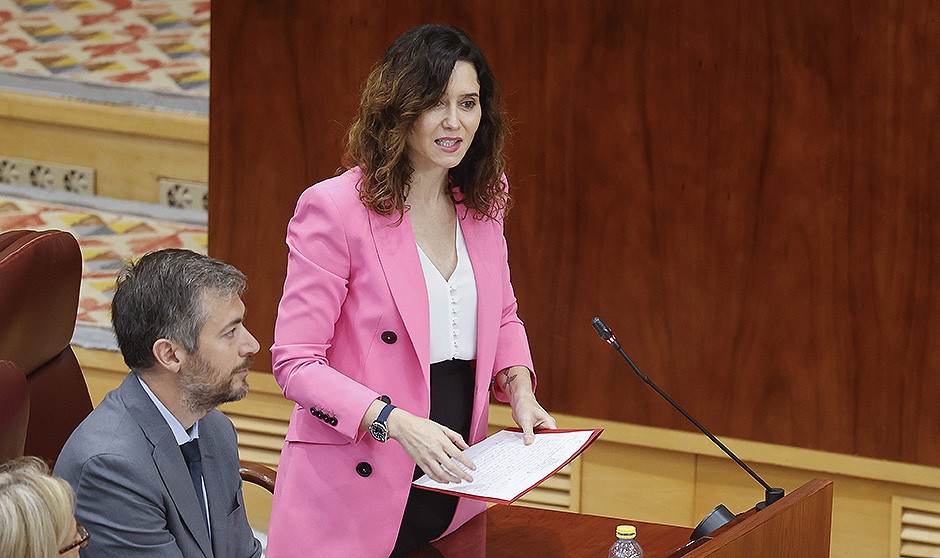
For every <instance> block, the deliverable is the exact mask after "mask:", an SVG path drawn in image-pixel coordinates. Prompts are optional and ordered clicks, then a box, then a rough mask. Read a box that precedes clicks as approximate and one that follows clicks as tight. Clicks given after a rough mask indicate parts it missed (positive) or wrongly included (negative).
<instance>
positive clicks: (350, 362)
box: [267, 25, 555, 558]
mask: <svg viewBox="0 0 940 558" xmlns="http://www.w3.org/2000/svg"><path fill="white" fill-rule="evenodd" d="M505 136H506V129H505V125H504V122H503V116H502V106H501V102H500V99H499V93H498V90H497V88H496V84H495V82H494V81H493V76H492V73H491V71H490V69H489V66H488V65H487V63H486V60H485V59H484V57H483V55H482V54H481V53H480V51H479V49H478V48H477V46H476V45H475V44H474V43H473V42H472V41H471V40H470V39H469V38H468V37H467V36H466V35H465V34H463V33H462V32H461V31H459V30H456V29H453V28H449V27H444V26H439V25H427V26H422V27H418V28H415V29H412V30H410V31H408V32H406V33H405V34H404V35H402V36H401V37H399V38H398V39H397V40H396V41H395V43H394V44H393V45H392V46H391V47H390V48H389V50H388V52H386V54H385V56H384V58H383V60H382V61H381V63H380V64H379V65H377V66H376V68H375V69H374V70H373V72H372V74H371V75H370V77H369V80H368V82H367V84H366V87H365V90H364V92H363V96H362V101H361V103H360V111H359V115H358V117H357V119H356V121H355V122H354V123H353V126H352V128H351V129H350V132H349V140H348V149H347V163H348V164H349V167H350V168H349V170H347V171H346V172H345V173H343V174H342V175H340V176H337V177H334V178H331V179H329V180H325V181H323V182H321V183H319V184H316V185H314V186H312V187H310V188H309V189H307V190H306V191H305V192H304V193H303V194H302V195H301V197H300V200H299V201H298V203H297V209H296V211H295V213H294V217H293V218H292V219H291V222H290V225H289V226H288V232H287V244H288V247H289V249H290V252H289V259H288V267H287V279H286V281H285V283H284V294H283V297H282V299H281V302H280V305H279V307H278V317H277V325H276V329H275V342H274V346H273V347H272V353H273V356H274V375H275V378H276V379H277V381H278V383H279V384H280V386H281V388H282V389H283V390H284V395H285V396H286V397H287V398H288V399H290V400H292V401H295V402H296V403H297V405H296V406H295V408H294V412H293V415H292V416H291V421H290V426H289V428H288V431H287V437H286V439H285V443H284V448H283V451H282V453H281V460H280V465H279V467H278V478H277V489H276V491H275V494H274V503H273V509H272V515H271V528H270V533H269V535H268V551H267V555H268V556H270V557H273V558H278V557H283V556H288V557H289V556H311V555H318V556H357V557H368V556H389V555H393V556H398V555H405V554H407V553H408V552H410V551H411V550H414V549H415V548H418V547H420V546H422V545H424V544H426V543H427V542H429V541H431V540H433V539H435V538H438V537H440V536H442V535H444V534H447V533H449V532H451V531H453V530H454V529H456V528H457V527H459V526H460V525H462V524H463V523H465V522H466V521H467V520H468V519H470V518H471V517H472V516H474V515H476V514H477V513H479V512H481V511H483V509H484V505H483V504H482V503H481V502H477V501H474V500H468V499H464V498H456V497H453V496H447V495H443V494H440V493H434V492H428V491H425V490H420V489H415V488H412V487H411V481H412V480H413V479H414V478H417V476H420V474H423V473H426V474H428V475H429V476H430V477H431V478H433V479H435V480H438V481H441V482H462V481H465V480H470V478H471V477H470V475H472V469H473V467H474V465H473V463H471V462H470V461H469V459H467V458H466V457H465V456H464V455H463V454H462V450H464V449H466V448H467V447H468V446H467V444H468V443H469V444H473V443H476V442H478V441H480V440H482V439H483V438H484V437H485V436H486V427H487V410H488V401H489V394H490V392H491V391H492V393H493V394H494V395H495V397H496V398H497V399H498V400H500V401H503V402H509V403H510V405H511V406H512V410H513V416H514V418H515V420H516V422H517V423H518V424H519V426H520V427H521V428H522V429H523V431H524V432H525V433H526V436H525V438H526V443H531V441H532V439H533V436H532V432H533V430H534V429H536V428H554V427H555V421H554V419H552V417H551V416H550V415H549V414H548V413H547V412H546V411H545V410H544V409H542V407H541V406H540V405H539V404H538V402H537V401H536V399H535V395H534V387H535V375H534V373H533V372H532V370H533V367H532V359H531V356H530V354H529V346H528V341H527V340H526V335H525V329H524V327H523V324H522V322H521V321H520V320H519V318H518V317H517V315H516V299H515V296H514V295H513V291H512V285H511V284H510V281H509V265H508V259H507V252H506V241H505V238H504V237H503V214H504V212H505V209H506V207H507V205H508V184H507V183H506V180H505V176H504V175H503V167H504V161H503V158H502V147H503V144H504V142H505ZM456 462H461V463H463V464H464V465H465V466H466V467H468V468H469V469H470V471H469V473H468V472H465V471H464V470H463V469H462V468H461V467H459V466H457V464H456Z"/></svg>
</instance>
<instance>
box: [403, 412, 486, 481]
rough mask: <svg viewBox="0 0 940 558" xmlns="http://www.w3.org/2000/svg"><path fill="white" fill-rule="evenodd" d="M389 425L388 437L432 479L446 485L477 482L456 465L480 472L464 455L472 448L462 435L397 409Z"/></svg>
mask: <svg viewBox="0 0 940 558" xmlns="http://www.w3.org/2000/svg"><path fill="white" fill-rule="evenodd" d="M387 424H388V436H389V437H390V438H394V439H395V440H396V441H397V442H398V443H399V444H401V447H402V448H404V450H405V453H407V454H408V456H409V457H411V458H412V459H413V460H414V462H415V463H416V464H417V465H418V467H420V468H421V470H422V471H424V473H425V474H426V475H427V476H429V477H431V479H433V480H435V481H437V482H442V483H451V482H455V483H459V482H460V481H461V479H462V480H465V481H467V482H470V481H472V480H473V477H471V476H470V475H469V474H468V473H467V472H466V471H465V470H463V469H462V468H461V467H460V466H458V465H457V463H455V461H456V462H460V463H461V464H463V465H464V466H466V467H467V468H469V469H476V465H474V464H473V461H471V460H470V458H468V457H467V456H466V455H464V454H463V450H465V449H467V448H468V447H469V446H468V445H467V442H465V441H464V439H463V436H461V435H460V434H459V433H457V432H454V431H453V430H451V429H450V428H447V427H446V426H444V425H442V424H438V423H436V422H434V421H433V420H429V419H426V418H421V417H418V416H415V415H413V414H411V413H409V412H408V411H405V410H403V409H400V408H397V407H396V408H395V409H393V410H392V412H391V414H389V416H388V420H387Z"/></svg>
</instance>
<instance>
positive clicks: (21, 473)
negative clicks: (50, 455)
mask: <svg viewBox="0 0 940 558" xmlns="http://www.w3.org/2000/svg"><path fill="white" fill-rule="evenodd" d="M74 508H75V496H74V494H73V493H72V488H71V487H70V486H69V483H67V482H65V480H63V479H60V478H59V477H54V476H52V475H50V474H49V467H48V466H47V465H46V464H45V462H43V461H42V460H41V459H39V458H36V457H21V458H18V459H14V460H12V461H9V462H7V463H5V464H2V465H0V525H3V528H2V529H0V556H17V557H22V558H55V557H56V556H58V555H59V549H60V548H62V547H64V546H68V544H69V542H71V541H69V540H68V537H69V534H70V533H71V530H72V522H73V521H74V520H75V516H74Z"/></svg>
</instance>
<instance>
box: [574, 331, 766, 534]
mask: <svg viewBox="0 0 940 558" xmlns="http://www.w3.org/2000/svg"><path fill="white" fill-rule="evenodd" d="M591 325H592V326H594V330H595V331H596V332H597V334H598V335H599V336H600V337H601V339H603V340H604V341H607V343H608V344H609V345H610V346H611V347H613V348H614V350H615V351H617V352H618V353H620V356H622V357H623V358H624V360H626V361H627V364H629V365H630V368H632V369H633V371H634V372H635V373H636V375H637V376H639V377H640V379H641V380H643V381H644V382H646V383H647V384H648V385H649V386H650V387H651V388H653V389H654V390H656V393H658V394H659V395H661V396H662V398H663V399H665V400H666V401H667V402H669V404H670V405H672V406H673V407H675V409H676V410H677V411H679V412H680V413H682V416H684V417H685V418H687V419H689V422H691V423H692V424H693V425H695V427H696V428H698V429H699V430H700V431H701V432H702V434H705V435H706V436H708V439H709V440H711V441H712V442H713V443H714V444H715V445H716V446H718V447H719V448H721V450H722V451H723V452H725V453H726V454H727V455H728V457H730V458H731V459H733V460H734V462H735V463H737V464H738V465H739V466H740V467H741V468H742V469H744V470H745V471H746V472H747V473H748V474H749V475H751V477H753V478H754V480H756V481H757V482H758V483H760V485H761V486H763V487H764V501H763V502H758V503H757V506H756V508H757V509H758V510H762V509H764V508H765V507H767V506H769V505H771V504H773V503H774V502H776V501H778V500H780V499H781V498H783V496H784V490H783V489H782V488H772V487H771V486H770V485H769V484H767V483H766V482H764V479H762V478H760V476H759V475H758V474H757V473H755V472H754V471H753V470H752V469H751V468H750V467H748V465H747V463H745V462H744V461H741V459H740V458H738V456H737V455H735V454H734V452H733V451H731V450H730V449H728V446H726V445H724V444H723V443H722V442H721V440H719V439H718V438H716V437H715V435H714V434H712V433H711V432H709V431H708V429H707V428H705V427H704V426H702V425H701V424H700V423H699V422H698V421H697V420H695V419H694V418H693V417H692V415H690V414H689V413H687V412H686V411H685V409H683V408H682V407H680V406H679V404H678V403H676V402H675V401H673V400H672V398H671V397H669V395H668V394H666V392H664V391H663V390H662V389H660V388H659V386H657V385H656V384H655V383H654V382H653V380H650V379H649V377H648V376H647V375H646V374H644V373H643V372H641V371H640V369H639V368H637V366H636V364H634V363H633V359H631V358H630V357H629V356H628V355H627V353H626V352H624V350H623V348H622V347H621V346H620V342H619V341H617V338H616V337H615V336H614V332H613V331H612V330H611V329H610V328H609V327H607V324H605V323H604V321H603V320H601V319H600V318H598V317H595V318H594V319H593V320H591ZM734 517H735V516H734V514H733V513H731V512H730V511H729V510H728V508H726V507H725V506H724V504H718V507H716V508H715V509H714V510H712V511H711V513H709V514H708V515H707V516H705V519H703V520H702V522H701V523H699V524H698V526H697V527H696V528H695V529H694V530H693V531H692V540H696V539H697V538H699V537H703V536H705V535H707V534H709V533H711V532H712V531H714V530H715V529H717V528H718V527H721V526H722V525H724V524H726V523H728V522H729V521H731V520H732V519H734Z"/></svg>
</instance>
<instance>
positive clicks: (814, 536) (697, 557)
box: [412, 480, 832, 558]
mask: <svg viewBox="0 0 940 558" xmlns="http://www.w3.org/2000/svg"><path fill="white" fill-rule="evenodd" d="M831 522H832V482H831V481H825V480H813V481H810V482H808V483H806V484H804V485H803V486H801V487H800V488H798V489H796V490H794V491H793V492H791V493H790V494H788V495H787V496H785V497H784V498H783V499H782V500H780V501H779V502H777V503H775V504H773V505H771V506H768V507H766V508H764V509H763V510H756V509H751V510H750V511H747V512H744V513H742V514H740V515H738V517H737V518H735V519H734V521H732V522H731V523H729V524H728V525H725V526H724V527H722V528H720V529H718V530H716V531H715V532H713V533H712V534H711V535H710V536H708V537H704V538H702V539H699V540H698V541H696V542H694V543H689V536H690V535H691V533H692V529H691V528H688V527H676V526H673V525H661V524H658V523H646V522H643V521H632V520H628V519H616V518H610V517H598V516H594V515H581V514H573V513H565V512H556V511H548V510H540V509H535V508H525V507H519V506H494V507H491V508H489V509H488V510H487V511H486V512H485V513H482V514H480V515H478V516H477V517H475V518H473V519H472V520H470V521H468V522H467V523H466V524H465V525H464V526H462V527H461V528H460V529H458V530H457V531H454V532H453V533H451V534H450V535H448V536H446V537H444V538H443V539H441V540H439V541H437V542H434V543H432V544H430V545H428V546H426V547H425V548H423V549H420V550H418V551H417V552H415V553H414V554H412V556H414V557H425V558H427V557H445V558H475V557H484V556H485V557H487V558H499V557H506V558H509V557H514V558H515V557H525V556H538V557H539V558H545V557H558V558H561V557H574V558H577V557H584V558H588V557H591V558H603V557H605V556H607V549H608V548H609V547H610V545H611V544H613V541H614V538H615V535H614V532H615V529H616V527H617V525H620V524H623V523H629V524H631V525H635V526H636V528H637V540H638V541H639V542H640V544H641V545H642V546H643V550H644V552H645V554H646V558H702V557H705V556H709V557H713V558H754V557H758V556H759V557H761V558H775V557H781V558H782V557H787V558H821V557H827V556H829V535H830V530H831Z"/></svg>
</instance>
